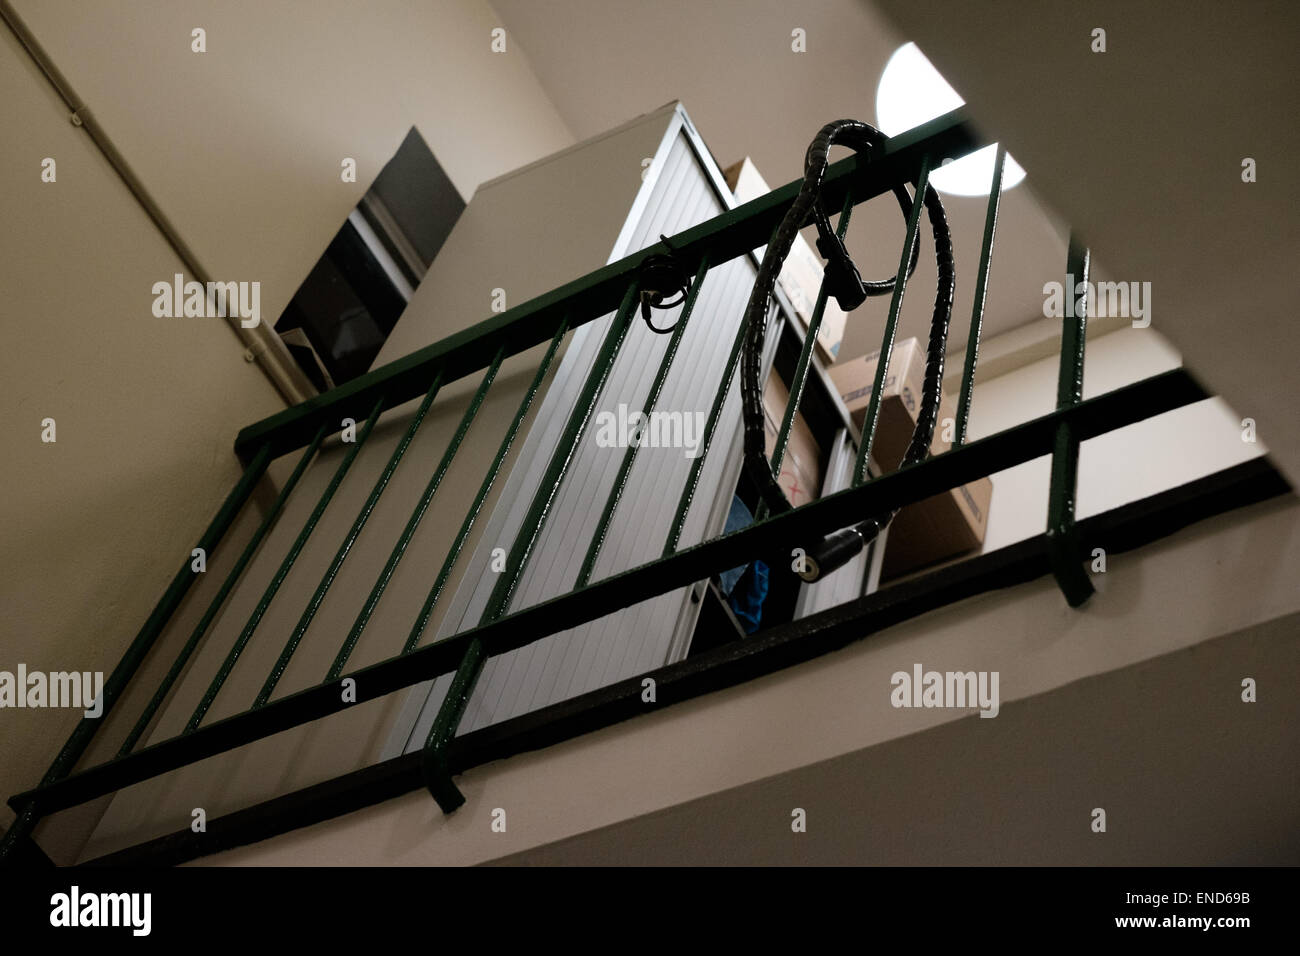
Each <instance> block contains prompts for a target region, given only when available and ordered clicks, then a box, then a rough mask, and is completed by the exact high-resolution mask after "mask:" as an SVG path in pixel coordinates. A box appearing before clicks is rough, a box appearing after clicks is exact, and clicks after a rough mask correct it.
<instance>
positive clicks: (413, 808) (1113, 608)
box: [203, 498, 1300, 865]
mask: <svg viewBox="0 0 1300 956" xmlns="http://www.w3.org/2000/svg"><path fill="white" fill-rule="evenodd" d="M1297 560H1300V503H1297V502H1296V501H1295V499H1294V498H1286V499H1278V500H1275V501H1271V502H1265V503H1263V504H1259V505H1255V506H1252V507H1251V508H1249V509H1246V510H1243V511H1239V512H1234V513H1230V514H1227V515H1222V516H1220V517H1217V518H1213V519H1210V520H1208V521H1205V522H1203V523H1201V524H1198V525H1196V526H1195V527H1193V528H1190V529H1187V530H1185V531H1183V532H1180V533H1179V534H1177V535H1175V536H1173V537H1170V538H1166V539H1164V540H1162V541H1159V542H1156V543H1154V544H1152V545H1150V546H1149V547H1147V548H1144V549H1141V550H1139V551H1133V552H1128V553H1126V554H1124V555H1122V556H1118V557H1116V558H1115V559H1114V560H1112V562H1111V564H1110V568H1109V570H1108V572H1107V573H1106V574H1105V575H1100V576H1097V578H1096V579H1095V582H1096V585H1097V589H1098V594H1097V595H1095V596H1094V597H1093V598H1092V600H1091V602H1090V604H1089V606H1088V607H1087V609H1086V610H1083V611H1076V610H1071V609H1070V608H1068V607H1067V606H1066V604H1065V601H1064V599H1063V598H1062V597H1061V594H1060V592H1059V591H1058V590H1057V588H1056V585H1055V584H1054V582H1053V581H1052V580H1051V579H1050V578H1043V579H1040V580H1038V581H1035V582H1031V583H1029V584H1025V585H1022V586H1020V587H1017V588H1016V589H1014V590H1011V591H998V592H992V593H989V594H985V595H981V596H978V597H975V598H971V599H969V600H967V601H964V602H961V603H960V604H957V605H953V606H951V607H948V608H944V609H941V610H937V611H934V612H932V613H930V614H928V615H925V616H924V617H922V618H918V619H916V620H913V621H909V622H906V623H904V624H901V625H899V626H897V627H894V628H891V629H890V630H888V631H886V632H883V633H881V634H880V635H878V636H876V637H873V638H870V639H868V640H865V641H862V642H860V643H857V644H853V645H850V646H849V647H847V648H845V649H843V650H841V651H837V652H835V653H832V654H828V655H826V656H824V657H820V658H818V659H816V660H814V661H810V662H808V663H806V664H801V665H799V666H797V667H793V668H790V669H787V670H784V671H780V672H778V673H776V674H772V675H770V676H768V677H763V678H760V679H758V680H755V681H750V682H748V683H746V684H742V685H740V686H738V687H734V688H731V689H728V690H723V691H718V692H716V693H713V694H710V695H708V696H706V697H702V698H697V699H695V700H692V701H688V702H686V703H683V704H678V705H675V706H672V707H668V708H666V709H664V710H662V711H660V712H658V713H655V714H652V715H647V716H645V717H642V718H637V719H634V720H632V721H628V722H625V723H622V724H618V725H615V726H613V727H609V728H607V729H604V730H600V731H597V732H595V733H591V734H587V735H585V736H582V737H579V738H576V739H574V740H571V741H567V742H565V743H562V744H558V745H556V746H553V747H549V748H547V749H545V750H541V751H537V752H534V753H527V754H521V755H519V756H516V757H512V758H511V759H509V760H504V761H499V762H496V763H492V764H488V765H486V766H483V767H477V768H474V769H473V770H471V771H469V772H468V773H466V774H464V775H463V776H461V777H459V778H457V782H458V786H459V787H460V789H461V790H462V791H463V792H464V794H465V796H466V798H467V803H466V805H465V806H463V807H462V808H461V809H460V810H458V811H457V812H456V813H455V814H453V815H451V816H449V817H446V816H443V814H442V813H441V811H439V809H438V808H437V806H436V805H435V804H434V802H433V800H432V799H431V798H430V797H429V795H428V794H427V793H426V792H423V791H420V792H415V793H411V794H407V795H405V796H402V797H399V798H397V799H394V800H390V801H387V802H386V803H383V804H379V805H377V806H374V807H370V808H368V809H365V810H362V811H359V812H356V813H352V814H349V815H347V816H345V817H341V818H339V819H336V820H331V821H327V822H325V823H321V824H318V825H316V826H313V827H309V828H306V829H303V830H299V831H295V832H292V833H288V834H285V835H283V836H280V837H275V838H273V839H271V840H266V841H263V842H262V843H259V844H256V845H253V846H250V847H245V848H242V849H239V850H233V851H230V852H227V853H222V854H218V855H216V856H214V857H211V858H209V859H207V860H205V861H203V862H204V863H207V864H229V865H329V864H343V863H346V864H350V865H367V864H385V865H427V864H474V863H480V862H484V861H488V860H493V859H496V858H498V857H501V856H504V855H507V854H511V853H518V852H521V851H524V850H526V849H529V848H532V847H537V846H541V845H544V844H547V843H551V842H553V841H555V840H560V839H564V838H566V837H571V836H574V835H576V834H580V833H586V832H588V831H590V830H594V829H596V828H598V827H602V826H607V825H611V824H615V823H618V822H619V821H621V820H626V819H631V818H635V817H640V816H642V815H644V814H650V813H656V812H659V811H664V810H667V809H668V808H671V807H674V806H676V805H678V804H681V803H684V802H686V801H690V800H695V799H698V798H701V797H704V796H707V795H709V794H715V793H718V792H720V791H726V790H728V789H731V788H735V787H739V786H742V785H744V784H748V783H753V782H755V781H760V780H765V779H768V778H771V777H774V776H776V775H778V774H786V773H789V772H790V771H793V770H796V769H798V768H804V767H810V766H813V765H816V764H817V763H819V762H821V761H829V760H832V759H834V758H837V757H840V756H842V755H845V754H850V753H856V752H858V751H862V750H864V748H869V747H873V746H876V745H879V744H882V743H885V742H887V741H897V740H898V739H899V738H902V737H905V736H907V735H909V734H914V733H918V732H921V731H925V730H928V729H931V728H936V727H940V726H942V725H946V724H948V723H950V722H952V721H955V720H958V719H963V718H966V719H967V722H968V723H970V724H973V725H974V726H973V727H972V728H971V733H969V734H966V735H963V737H962V741H963V746H965V747H967V748H969V749H971V750H974V749H976V748H978V747H980V746H982V744H981V743H980V740H981V739H984V738H985V737H987V738H988V739H990V740H992V741H995V742H996V747H1014V746H1015V745H1014V744H1013V743H1009V742H1007V741H1006V740H1005V736H1004V733H1005V732H1004V731H1003V729H1002V728H1001V726H1000V721H1001V719H1002V718H1001V717H999V718H994V719H992V720H986V719H981V718H970V717H968V714H969V712H967V711H958V710H938V709H930V710H925V709H920V710H914V709H895V708H893V707H891V706H890V703H889V694H890V691H891V689H892V688H891V685H890V675H891V674H892V673H893V672H895V671H897V670H910V669H911V667H912V665H913V664H914V663H917V662H919V663H922V664H923V665H925V667H926V669H935V670H941V671H946V670H971V669H974V670H997V671H999V672H1000V674H1001V683H1000V691H1001V699H1002V703H1003V705H1004V706H1005V705H1006V704H1007V703H1008V702H1017V701H1023V700H1027V699H1029V698H1032V697H1034V696H1036V695H1040V694H1044V693H1048V692H1051V691H1053V690H1056V689H1060V688H1065V687H1066V685H1070V684H1072V683H1074V682H1076V681H1080V680H1083V679H1086V678H1089V677H1092V676H1095V675H1100V674H1104V673H1108V672H1110V671H1112V670H1114V669H1116V668H1121V667H1127V666H1130V665H1133V664H1138V663H1140V662H1144V661H1151V662H1154V661H1155V659H1156V658H1163V657H1164V655H1167V654H1171V653H1175V652H1177V651H1179V650H1181V649H1185V648H1193V647H1199V645H1201V644H1202V643H1203V642H1205V641H1208V640H1210V639H1212V638H1215V637H1218V636H1221V635H1225V634H1230V633H1232V632H1234V631H1243V630H1246V629H1249V628H1252V627H1253V626H1255V625H1256V624H1258V623H1260V622H1268V621H1272V620H1274V619H1276V618H1278V617H1282V616H1284V615H1287V614H1294V613H1295V612H1296V611H1297V610H1298V609H1300V595H1298V594H1297V592H1296V589H1295V586H1294V578H1293V575H1292V572H1291V570H1290V569H1291V568H1293V567H1294V566H1295V562H1296V561H1297ZM1225 594H1227V595H1232V597H1231V599H1225V598H1224V595H1225ZM1279 646H1280V645H1279V644H1278V643H1276V642H1275V644H1274V647H1279ZM1238 656H1240V655H1238ZM1245 656H1246V657H1247V658H1248V659H1249V660H1250V663H1251V666H1252V668H1253V669H1254V671H1256V672H1257V673H1252V672H1246V673H1245V674H1238V673H1233V672H1232V671H1231V670H1227V669H1223V670H1220V669H1218V668H1208V669H1205V670H1203V671H1202V673H1203V674H1205V675H1217V676H1218V677H1220V678H1223V679H1224V682H1225V683H1224V684H1223V685H1214V684H1212V683H1210V682H1208V681H1207V683H1205V684H1195V685H1192V686H1188V687H1186V688H1185V693H1187V694H1197V695H1199V694H1205V695H1215V696H1216V697H1217V696H1218V695H1228V696H1230V697H1232V698H1234V699H1236V698H1238V696H1239V695H1240V677H1241V676H1256V677H1257V678H1258V679H1259V680H1260V681H1261V687H1262V686H1263V685H1264V682H1265V681H1266V680H1267V675H1269V674H1273V673H1283V674H1285V673H1288V672H1289V670H1288V671H1282V670H1280V668H1278V667H1274V664H1275V659H1274V658H1273V657H1272V656H1270V655H1269V654H1265V653H1260V654H1258V655H1255V654H1247V655H1245ZM1283 662H1284V663H1283ZM1276 663H1278V664H1279V665H1281V666H1285V667H1286V668H1288V669H1289V668H1292V667H1293V666H1294V663H1293V656H1292V655H1287V656H1285V657H1282V658H1277V659H1276ZM1229 678H1230V681H1229V680H1228V679H1229ZM1125 683H1126V684H1127V685H1128V686H1130V687H1131V685H1132V682H1131V681H1127V682H1125ZM1138 683H1139V686H1141V685H1142V682H1141V681H1139V682H1138ZM1270 686H1273V687H1274V690H1273V691H1272V692H1271V693H1285V691H1284V690H1282V688H1281V687H1278V686H1276V685H1275V684H1270ZM1261 699H1262V698H1261ZM1141 703H1142V702H1141V701H1137V702H1134V706H1135V707H1136V708H1138V709H1139V710H1140V708H1141ZM1078 706H1079V705H1078V704H1077V703H1075V704H1072V705H1070V710H1071V713H1072V714H1073V715H1074V719H1076V720H1079V719H1085V715H1086V713H1087V712H1086V711H1083V710H1079V709H1078ZM1214 706H1216V707H1217V706H1218V703H1217V702H1216V703H1215V705H1214ZM1240 706H1247V705H1244V704H1243V705H1240ZM1266 714H1271V715H1272V719H1276V720H1281V721H1286V720H1287V719H1288V714H1287V710H1286V708H1285V707H1283V708H1282V709H1280V710H1272V711H1267V712H1266V711H1263V710H1261V711H1260V712H1259V717H1258V719H1261V720H1265V719H1270V718H1269V717H1268V716H1266ZM1013 719H1015V718H1013ZM1031 723H1032V722H1031ZM1056 724H1057V725H1058V726H1059V724H1060V720H1059V719H1058V720H1056ZM1020 725H1021V726H1023V723H1022V724H1020ZM1144 726H1145V725H1144ZM1287 728H1290V730H1289V731H1288V729H1287ZM1268 733H1270V734H1282V735H1286V734H1287V733H1291V734H1294V725H1293V724H1287V723H1282V724H1281V725H1280V727H1270V729H1269V731H1268ZM1144 739H1145V738H1144ZM1216 739H1217V738H1216ZM1058 740H1059V738H1058ZM1116 745H1117V746H1120V745H1122V741H1117V742H1116ZM926 753H927V751H926V749H925V748H922V749H919V750H918V751H917V754H918V759H927V758H926V757H925V756H924V755H925V754H926ZM997 759H1002V757H1001V756H998V757H997ZM1088 759H1097V760H1105V759H1106V755H1105V752H1104V751H1103V752H1101V753H1100V754H1097V755H1096V756H1095V758H1094V757H1093V756H1092V755H1091V754H1090V755H1089V757H1088ZM1011 765H1012V766H1017V765H1016V764H1015V762H1014V761H1011ZM928 766H930V767H932V768H933V767H936V766H942V765H937V764H934V763H930V764H928ZM936 772H937V771H936ZM1185 772H1186V773H1187V774H1188V775H1189V776H1190V778H1191V779H1194V780H1199V779H1201V778H1200V776H1199V775H1198V771H1196V770H1190V771H1185ZM922 776H926V775H922ZM1084 776H1086V774H1084ZM927 779H929V780H930V785H931V786H940V787H942V786H949V785H955V784H953V783H952V782H951V781H949V780H948V779H947V778H946V777H942V778H939V779H935V778H934V777H927ZM1281 779H1282V783H1285V781H1286V779H1287V778H1285V776H1283V777H1282V778H1281ZM1258 783H1259V786H1260V790H1259V791H1258V794H1259V801H1266V800H1272V801H1273V802H1274V806H1276V805H1278V803H1279V802H1280V800H1281V799H1282V797H1281V796H1280V794H1279V791H1278V790H1276V789H1274V785H1273V783H1272V782H1267V781H1263V780H1261V781H1258ZM1266 784H1267V785H1266ZM1251 786H1252V787H1253V786H1255V782H1252V784H1251ZM1265 791H1267V792H1265ZM807 792H808V793H810V794H812V796H810V797H809V798H808V799H814V798H815V796H816V793H817V791H816V789H812V790H809V791H807ZM1125 793H1126V794H1128V796H1129V798H1130V803H1129V806H1130V807H1132V806H1133V803H1132V802H1131V796H1132V791H1131V788H1126V791H1125ZM1088 799H1089V795H1086V794H1080V795H1079V800H1080V802H1081V804H1084V801H1086V800H1088ZM1097 805H1098V804H1097V803H1091V802H1088V803H1086V804H1085V805H1084V806H1083V809H1082V810H1081V811H1080V812H1081V813H1083V814H1084V816H1083V818H1082V819H1083V820H1084V821H1085V822H1084V825H1085V826H1086V825H1087V823H1086V821H1087V816H1086V815H1087V813H1088V811H1089V809H1090V808H1091V807H1093V806H1097ZM496 808H502V809H504V810H505V811H506V820H507V829H506V832H505V833H495V832H493V831H492V829H491V823H492V812H493V810H494V809H496ZM1028 810H1029V811H1032V812H1037V813H1039V814H1041V815H1040V816H1028V817H1026V818H1025V819H1023V820H1021V821H1018V822H1017V823H1014V824H1009V827H1011V828H1012V829H1015V828H1016V827H1020V828H1030V829H1036V830H1038V831H1040V832H1042V831H1043V830H1044V829H1045V828H1046V824H1047V823H1049V822H1051V821H1056V820H1059V819H1061V817H1062V812H1061V811H1060V810H1059V808H1057V807H1055V806H1053V805H1051V804H1050V803H1048V802H1044V803H1042V804H1040V805H1037V806H1034V807H1030V808H1028ZM1149 810H1150V808H1146V809H1142V808H1141V807H1139V808H1138V812H1139V815H1140V816H1141V817H1142V818H1143V819H1144V820H1151V819H1152V815H1151V814H1150V812H1149ZM1256 819H1263V820H1267V819H1269V817H1268V816H1267V814H1266V813H1265V814H1264V815H1263V816H1262V817H1260V818H1252V819H1251V820H1247V821H1246V823H1247V824H1248V825H1249V826H1251V827H1254V826H1255V821H1256ZM784 820H785V825H787V826H788V823H789V816H788V810H787V811H786V812H785V817H784ZM1165 823H1166V825H1167V826H1169V827H1170V828H1171V830H1172V831H1173V832H1174V833H1176V834H1180V833H1186V829H1187V828H1186V824H1185V823H1184V822H1183V821H1181V820H1179V819H1177V818H1176V817H1173V816H1169V817H1166V818H1165ZM1215 825H1216V826H1227V827H1237V826H1240V825H1242V821H1239V820H1235V819H1233V820H1218V821H1216V824H1215ZM1046 829H1048V832H1050V828H1046ZM1116 835H1117V836H1118V835H1119V834H1116ZM1173 839H1174V840H1175V841H1176V839H1177V837H1174V838H1173ZM1071 842H1072V841H1071ZM1155 842H1157V838H1156V837H1155V836H1152V837H1150V838H1149V839H1147V840H1146V841H1145V844H1146V845H1150V844H1152V843H1155ZM1163 842H1164V844H1165V845H1166V846H1168V845H1170V840H1169V839H1165V840H1164V841H1163ZM926 852H929V853H932V854H933V853H934V852H935V851H934V848H933V847H930V848H928V850H927V851H926ZM1188 856H1191V854H1188ZM914 858H916V857H915V855H914V856H913V859H914ZM1024 858H1025V857H1022V859H1024ZM1120 858H1121V859H1125V860H1131V857H1123V855H1122V854H1121V857H1120ZM1040 859H1041V858H1040Z"/></svg>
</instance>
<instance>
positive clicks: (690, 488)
mask: <svg viewBox="0 0 1300 956" xmlns="http://www.w3.org/2000/svg"><path fill="white" fill-rule="evenodd" d="M780 228H781V226H780V223H778V224H777V226H776V228H775V229H773V230H772V235H771V237H770V238H769V239H768V243H769V244H770V243H771V242H773V241H774V240H775V239H776V234H777V232H778V231H779V230H780ZM771 314H772V313H771V311H769V312H768V314H767V317H766V318H767V319H770V318H771ZM744 344H745V323H744V322H741V323H740V325H739V326H738V327H737V329H736V337H735V339H734V340H733V341H732V343H731V352H730V353H729V354H728V355H727V364H726V366H725V367H724V368H723V370H722V377H721V378H720V379H719V380H718V388H717V391H716V392H714V394H713V404H712V405H711V406H710V407H709V417H708V420H707V421H706V422H705V425H704V437H703V439H702V440H701V441H700V453H699V454H698V455H696V456H695V459H694V460H693V461H692V462H691V470H690V473H689V474H688V475H687V476H686V484H685V485H683V486H682V493H681V495H680V497H678V499H677V512H676V514H674V515H673V523H672V527H670V528H669V529H668V537H667V539H665V541H664V550H663V555H662V556H663V557H667V556H668V555H670V554H672V553H673V552H675V551H676V550H677V545H678V543H679V542H680V541H681V537H682V531H683V529H684V528H685V527H686V518H687V516H688V515H689V514H690V511H691V505H692V504H693V503H694V501H695V490H696V488H697V487H698V486H699V483H700V475H701V474H703V472H704V462H705V460H706V459H707V458H708V457H709V448H710V447H711V446H712V444H713V434H714V432H716V431H717V428H718V421H719V419H720V418H721V417H722V406H723V405H725V404H726V401H727V393H728V392H730V391H731V379H732V376H734V375H735V374H736V367H737V366H738V365H739V364H740V353H741V351H742V350H743V348H744Z"/></svg>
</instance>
